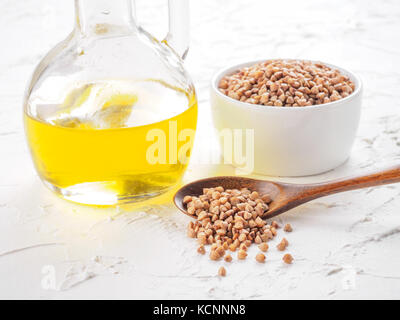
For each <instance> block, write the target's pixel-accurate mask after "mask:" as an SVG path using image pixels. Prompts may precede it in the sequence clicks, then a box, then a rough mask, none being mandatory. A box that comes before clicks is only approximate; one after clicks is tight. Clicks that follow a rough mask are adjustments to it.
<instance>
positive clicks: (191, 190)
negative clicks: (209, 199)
mask: <svg viewBox="0 0 400 320" xmlns="http://www.w3.org/2000/svg"><path fill="white" fill-rule="evenodd" d="M395 182H400V166H395V167H391V168H387V169H385V170H381V171H378V172H373V173H369V174H365V175H361V176H355V177H350V178H344V179H339V180H333V181H328V182H322V183H314V184H290V183H280V182H273V181H263V180H256V179H251V178H244V177H234V176H232V177H228V176H225V177H212V178H207V179H202V180H197V181H194V182H192V183H189V184H187V185H185V186H184V187H182V188H181V189H179V190H178V192H177V193H176V194H175V197H174V203H175V205H176V206H177V207H178V209H179V210H180V211H182V212H183V213H184V214H186V215H188V216H190V217H192V218H195V217H194V216H193V215H190V214H189V213H188V212H187V211H186V208H185V206H184V204H183V197H184V196H186V195H190V196H199V195H201V194H202V193H203V188H213V187H218V186H222V187H224V188H225V189H241V188H248V189H249V190H251V191H257V192H258V193H260V194H269V195H270V196H271V199H272V202H271V203H270V205H269V210H268V211H267V212H265V214H264V218H267V219H268V218H272V217H274V216H277V215H279V214H281V213H284V212H286V211H288V210H290V209H292V208H295V207H297V206H299V205H301V204H303V203H306V202H308V201H311V200H314V199H317V198H320V197H325V196H328V195H331V194H334V193H338V192H344V191H350V190H355V189H361V188H367V187H373V186H380V185H385V184H390V183H395Z"/></svg>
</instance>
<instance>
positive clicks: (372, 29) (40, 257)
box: [0, 0, 400, 299]
mask: <svg viewBox="0 0 400 320" xmlns="http://www.w3.org/2000/svg"><path fill="white" fill-rule="evenodd" d="M137 2H138V3H139V12H138V15H139V17H140V21H141V22H142V23H143V24H144V25H145V26H146V27H147V26H148V28H149V29H150V30H151V31H154V32H155V34H156V35H157V36H159V37H161V36H162V35H163V32H162V31H160V30H162V29H163V27H165V21H166V17H165V16H164V15H165V10H164V11H162V10H159V9H158V7H160V6H161V7H163V8H164V9H165V4H166V2H167V1H164V0H157V1H137ZM191 4H192V10H191V11H192V45H191V51H190V54H189V57H188V61H187V68H188V70H189V72H190V73H191V75H192V77H193V79H194V81H195V84H196V87H197V91H198V95H199V101H200V127H201V130H200V131H199V135H198V137H197V138H198V139H197V141H196V153H197V155H198V157H200V155H201V154H202V153H204V152H205V151H206V150H205V149H204V148H206V147H207V143H204V142H207V137H208V131H209V128H210V126H211V119H210V113H209V104H208V81H209V79H210V78H211V76H212V74H213V73H214V72H215V71H216V70H217V69H219V68H220V67H223V66H225V65H226V64H233V63H239V62H242V61H243V60H251V59H259V58H269V57H271V58H276V57H294V58H308V59H315V60H323V61H327V62H331V63H333V64H336V65H340V66H343V67H344V68H348V69H351V70H353V71H355V72H357V73H358V74H359V75H360V76H361V77H362V78H363V80H364V84H365V95H364V105H363V115H362V123H361V127H360V130H359V134H358V139H357V142H356V145H355V147H354V151H353V154H352V157H351V160H350V161H349V162H347V163H346V164H345V165H343V166H342V167H340V168H338V169H337V170H335V171H332V172H329V173H326V174H325V175H321V176H314V177H308V178H302V179H291V181H296V182H315V181H321V180H325V179H330V178H335V177H339V176H344V175H348V174H352V173H355V172H361V171H362V170H365V169H368V168H379V167H381V166H383V165H385V164H387V163H392V162H396V161H397V162H399V160H400V159H399V152H400V113H399V108H400V103H399V100H398V98H399V90H398V88H399V86H400V59H399V56H400V42H399V38H398V37H399V34H400V4H399V2H398V1H397V0H392V1H389V0H387V1H368V0H358V1H355V0H353V1H348V0H337V1H334V2H332V1H317V0H312V1H311V0H310V1H306V2H304V1H294V0H281V1H261V0H258V1H256V0H246V1H244V0H232V1H225V0H224V1H223V0H218V1H216V0H202V1H200V0H192V1H191ZM0 8H1V11H2V14H1V16H2V18H1V19H0V37H1V39H2V43H3V48H2V50H1V51H0V58H1V59H0V68H1V70H2V72H1V73H0V298H176V299H186V298H211V299H214V298H216V299H219V298H267V299H270V298H322V299H324V298H328V299H337V298H400V256H399V248H400V216H399V214H400V210H399V209H400V197H399V195H400V186H399V185H392V186H386V187H381V188H376V189H367V190H361V191H356V192H351V193H345V194H340V195H335V196H331V197H328V198H324V199H320V200H317V201H314V202H312V203H309V204H306V205H304V206H302V207H300V208H297V209H295V210H292V211H291V212H289V213H287V214H284V215H282V216H281V217H280V218H279V219H278V220H280V221H282V222H290V223H291V224H292V225H293V227H294V229H295V230H294V232H293V233H292V234H290V235H289V237H288V239H289V241H290V243H291V245H290V252H291V253H292V254H293V256H294V257H295V259H296V261H295V263H294V264H293V265H292V266H284V265H282V263H281V260H280V255H279V254H278V253H277V252H276V251H275V250H273V249H272V250H271V253H269V254H268V257H267V262H266V263H265V264H264V265H260V264H256V262H255V261H254V259H248V260H247V261H244V262H240V263H238V262H235V263H233V264H232V265H229V266H227V270H228V276H227V277H226V278H224V279H220V278H218V277H216V273H217V270H218V268H219V266H220V265H221V264H223V263H222V262H219V263H216V262H211V261H209V260H208V258H206V257H203V256H199V255H198V254H197V253H196V250H195V249H196V244H195V242H194V241H193V240H191V239H188V238H186V236H185V229H186V224H187V223H188V218H186V217H184V216H182V215H180V214H178V213H177V211H176V210H175V209H174V208H173V207H172V206H171V205H170V204H168V203H165V204H161V205H160V206H159V207H152V208H150V207H148V208H146V210H143V209H142V210H140V211H138V210H135V209H132V208H125V209H112V210H111V209H110V210H95V209H89V208H86V207H80V206H77V205H73V204H70V203H67V202H64V201H62V200H60V199H58V198H56V197H55V196H54V195H53V194H51V193H50V192H49V191H47V190H46V189H45V188H44V187H43V186H42V184H41V183H40V181H39V179H38V177H37V176H36V175H35V173H34V170H33V166H32V164H31V161H30V157H29V154H28V150H27V147H26V145H25V141H24V134H23V126H22V103H21V102H22V96H23V91H24V89H25V85H26V84H27V81H28V78H29V76H30V74H31V72H32V70H33V68H34V66H35V64H36V63H37V62H38V61H39V60H40V58H41V57H42V56H43V55H44V54H45V53H46V52H47V51H48V50H49V49H50V48H51V47H52V46H53V45H54V44H55V43H56V42H58V41H59V40H61V39H62V38H63V37H64V36H65V35H66V34H67V33H68V32H69V31H70V29H71V27H72V20H73V5H72V1H56V0H26V1H12V0H1V3H0ZM200 150H201V152H200ZM230 170H231V169H230V168H218V167H216V166H207V165H198V164H195V163H194V162H193V163H192V165H191V167H190V169H189V170H188V173H187V175H186V180H187V181H189V180H193V179H195V178H198V177H203V176H209V175H212V174H214V173H216V172H218V173H221V171H224V172H230ZM141 211H147V214H145V213H143V212H141ZM271 247H272V248H274V246H271ZM254 251H255V249H254ZM250 255H254V253H252V254H250ZM46 266H47V267H46ZM49 270H50V271H51V270H53V271H55V276H56V277H55V279H56V290H52V289H50V290H45V289H44V287H43V285H42V280H43V279H44V274H42V272H45V273H46V272H48V271H49ZM346 279H350V285H346ZM353 280H354V282H352V281H353Z"/></svg>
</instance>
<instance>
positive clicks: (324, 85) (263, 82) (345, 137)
mask: <svg viewBox="0 0 400 320" xmlns="http://www.w3.org/2000/svg"><path fill="white" fill-rule="evenodd" d="M361 96H362V84H361V80H360V79H359V77H358V76H356V75H355V74H354V73H352V72H350V71H347V70H344V69H342V68H339V67H336V66H333V65H330V64H327V63H323V62H314V61H305V60H288V59H285V60H284V59H275V60H262V61H252V62H248V63H244V64H240V65H236V66H232V67H229V68H226V69H224V70H222V71H220V72H218V73H217V74H216V75H215V76H214V77H213V79H212V83H211V105H212V113H213V120H214V125H215V127H216V129H217V130H218V131H219V133H220V136H221V150H222V152H223V154H224V157H225V163H229V162H230V161H231V160H232V162H233V165H235V166H237V167H240V166H241V165H242V164H243V163H241V162H242V159H240V157H238V156H235V150H236V151H237V152H236V155H237V154H239V153H241V152H242V153H243V155H244V154H245V153H246V152H247V153H253V150H254V158H253V159H249V157H251V156H253V154H246V155H245V156H246V157H247V158H248V159H247V161H249V160H254V170H253V172H254V173H259V174H265V175H272V176H306V175H313V174H318V173H322V172H325V171H329V170H331V169H334V168H336V167H338V166H339V165H340V164H342V163H344V162H345V161H346V160H347V159H348V157H349V155H350V151H351V148H352V145H353V143H354V140H355V137H356V132H357V129H358V124H359V120H360V113H361ZM235 129H236V130H235ZM246 129H248V130H246ZM228 132H231V134H232V137H233V138H232V139H227V136H228V137H229V133H228ZM235 132H236V137H237V136H240V132H241V133H242V142H243V143H238V141H240V139H237V138H236V139H235ZM252 133H254V145H253V142H252V137H251V135H252ZM228 141H232V145H231V146H232V150H233V152H232V151H230V150H231V149H230V146H227V144H229V142H228ZM253 147H254V149H253ZM236 148H238V149H236Z"/></svg>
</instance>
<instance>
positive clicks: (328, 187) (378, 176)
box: [302, 165, 400, 201]
mask: <svg viewBox="0 0 400 320" xmlns="http://www.w3.org/2000/svg"><path fill="white" fill-rule="evenodd" d="M396 182H400V165H396V166H394V167H389V168H387V169H384V170H380V171H377V172H372V173H369V174H364V175H361V176H355V177H350V178H345V179H339V180H334V181H328V182H323V183H317V184H313V185H304V189H303V192H304V196H303V197H302V198H303V199H304V198H306V199H307V201H309V200H312V199H316V198H319V197H324V196H327V195H330V194H334V193H338V192H344V191H350V190H355V189H362V188H368V187H374V186H380V185H385V184H390V183H396Z"/></svg>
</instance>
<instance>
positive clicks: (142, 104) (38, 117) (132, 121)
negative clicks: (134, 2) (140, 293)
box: [24, 0, 197, 205]
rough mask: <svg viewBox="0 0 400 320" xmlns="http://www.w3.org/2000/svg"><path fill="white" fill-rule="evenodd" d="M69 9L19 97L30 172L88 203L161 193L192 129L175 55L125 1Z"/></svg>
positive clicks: (180, 163)
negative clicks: (71, 25) (70, 19)
mask: <svg viewBox="0 0 400 320" xmlns="http://www.w3.org/2000/svg"><path fill="white" fill-rule="evenodd" d="M76 9H77V19H76V21H77V24H76V28H75V30H74V31H73V32H72V34H71V35H70V36H69V37H68V38H67V39H66V40H64V41H63V42H62V43H60V44H59V45H58V46H57V47H55V48H54V49H53V50H52V51H51V52H50V53H49V54H48V55H47V56H46V57H45V58H44V59H43V61H42V62H41V63H40V64H39V66H38V67H37V69H36V71H35V73H34V75H33V78H32V81H31V84H30V86H29V87H28V91H27V95H26V99H25V112H24V118H25V128H26V134H27V140H28V144H29V147H30V150H31V154H32V157H33V160H34V164H35V167H36V169H37V172H38V174H39V176H40V178H41V179H42V180H43V181H44V183H45V184H46V185H47V186H48V187H49V188H50V189H52V190H53V191H55V192H56V193H57V194H59V195H61V196H62V197H63V198H66V199H68V200H71V201H75V202H79V203H84V204H89V205H115V204H120V203H125V202H133V201H138V200H142V199H144V198H148V197H152V196H155V195H158V194H160V193H163V192H165V191H167V190H168V189H170V188H171V187H172V186H174V185H175V184H177V183H178V182H179V180H180V179H181V178H182V176H183V173H184V171H185V169H186V166H187V163H188V159H189V157H190V151H191V148H192V145H193V139H194V131H195V129H196V122H197V100H196V94H195V90H194V87H193V85H192V83H191V80H190V78H189V76H188V75H187V73H186V71H185V70H184V68H183V65H182V60H181V59H180V57H179V56H178V55H177V53H176V52H175V51H174V50H173V49H171V48H170V47H169V45H168V43H166V42H159V41H158V40H156V39H154V38H153V37H152V36H151V35H149V34H148V33H147V32H145V31H144V30H142V29H141V28H140V27H138V26H136V24H135V21H134V19H133V15H132V13H131V12H130V10H131V9H132V6H131V2H130V1H128V0H116V1H112V2H111V1H102V0H80V1H77V2H76ZM127 12H128V13H127ZM171 42H172V41H171Z"/></svg>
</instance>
